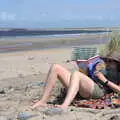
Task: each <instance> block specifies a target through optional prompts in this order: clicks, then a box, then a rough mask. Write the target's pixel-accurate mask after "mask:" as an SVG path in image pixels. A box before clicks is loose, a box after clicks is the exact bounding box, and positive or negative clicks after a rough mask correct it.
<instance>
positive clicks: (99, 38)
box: [0, 34, 110, 53]
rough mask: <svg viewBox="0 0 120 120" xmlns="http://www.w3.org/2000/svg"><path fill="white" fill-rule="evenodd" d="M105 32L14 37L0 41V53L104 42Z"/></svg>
mask: <svg viewBox="0 0 120 120" xmlns="http://www.w3.org/2000/svg"><path fill="white" fill-rule="evenodd" d="M109 39H110V38H109V37H108V35H107V34H100V35H98V34H97V35H96V34H93V35H89V34H86V35H82V36H73V37H60V38H59V37H58V38H57V37H56V38H54V37H49V38H16V39H12V40H1V41H0V53H2V52H14V51H29V50H43V49H49V48H51V49H52V48H61V47H63V48H66V47H68V48H69V47H72V46H81V45H93V44H105V43H106V42H108V41H109Z"/></svg>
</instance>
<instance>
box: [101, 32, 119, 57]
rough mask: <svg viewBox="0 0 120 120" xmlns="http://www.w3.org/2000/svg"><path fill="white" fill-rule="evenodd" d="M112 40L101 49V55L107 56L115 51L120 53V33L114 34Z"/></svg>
mask: <svg viewBox="0 0 120 120" xmlns="http://www.w3.org/2000/svg"><path fill="white" fill-rule="evenodd" d="M110 37H111V40H110V41H109V42H108V43H107V44H105V45H104V46H103V47H101V49H100V53H99V54H100V55H101V56H106V55H107V54H108V53H111V52H113V51H120V32H113V33H112V34H111V36H110Z"/></svg>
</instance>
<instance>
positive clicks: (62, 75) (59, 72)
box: [32, 64, 71, 109]
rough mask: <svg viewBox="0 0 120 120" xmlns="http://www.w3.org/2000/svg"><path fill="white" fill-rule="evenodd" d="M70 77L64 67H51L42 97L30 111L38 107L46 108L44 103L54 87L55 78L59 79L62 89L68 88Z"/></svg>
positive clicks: (55, 65) (56, 65)
mask: <svg viewBox="0 0 120 120" xmlns="http://www.w3.org/2000/svg"><path fill="white" fill-rule="evenodd" d="M70 76H71V73H70V72H69V71H68V70H67V69H65V68H64V67H62V66H60V65H58V64H54V65H52V66H51V68H50V70H49V72H48V76H47V79H46V85H45V88H44V92H43V96H42V98H41V100H40V101H38V102H37V103H35V104H34V105H33V106H32V109H34V108H36V107H40V106H46V102H47V100H48V98H49V96H50V93H51V91H52V89H53V87H54V86H55V83H56V80H57V78H59V80H60V82H61V83H62V84H63V85H64V87H66V88H68V86H69V83H70Z"/></svg>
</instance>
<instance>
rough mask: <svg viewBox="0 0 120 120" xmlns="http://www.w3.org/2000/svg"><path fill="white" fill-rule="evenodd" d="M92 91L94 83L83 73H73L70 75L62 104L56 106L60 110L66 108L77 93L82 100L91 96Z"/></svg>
mask: <svg viewBox="0 0 120 120" xmlns="http://www.w3.org/2000/svg"><path fill="white" fill-rule="evenodd" d="M93 89H94V82H93V81H92V80H91V79H90V78H89V77H87V76H86V75H84V74H83V73H80V72H78V71H75V72H74V73H73V74H72V77H71V80H70V85H69V88H68V92H67V95H66V98H65V100H64V102H63V104H62V105H56V106H57V107H61V108H67V107H68V106H69V105H70V103H71V102H72V100H73V99H74V98H75V96H76V94H77V92H79V93H80V95H81V96H83V97H84V98H88V97H90V96H91V95H92V92H93Z"/></svg>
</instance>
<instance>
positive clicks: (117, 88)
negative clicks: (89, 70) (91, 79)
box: [95, 72, 120, 92]
mask: <svg viewBox="0 0 120 120" xmlns="http://www.w3.org/2000/svg"><path fill="white" fill-rule="evenodd" d="M95 75H96V77H97V78H99V79H100V80H101V81H102V82H104V83H105V82H106V81H108V83H107V86H109V87H110V88H111V89H112V90H113V91H114V92H120V86H119V85H116V84H115V83H113V82H111V81H109V80H108V79H107V78H106V77H105V76H104V75H103V74H102V73H101V72H96V73H95Z"/></svg>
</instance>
